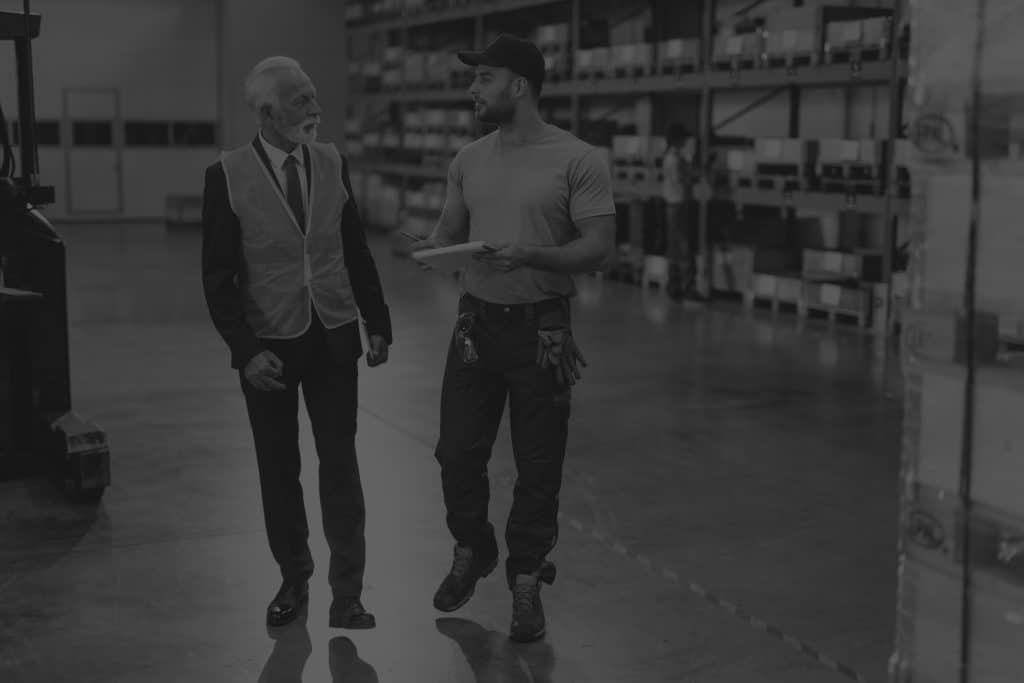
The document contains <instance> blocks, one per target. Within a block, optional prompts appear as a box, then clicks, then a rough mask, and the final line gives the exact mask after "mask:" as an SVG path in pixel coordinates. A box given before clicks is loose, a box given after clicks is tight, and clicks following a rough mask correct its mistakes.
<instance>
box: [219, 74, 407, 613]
mask: <svg viewBox="0 0 1024 683" xmlns="http://www.w3.org/2000/svg"><path fill="white" fill-rule="evenodd" d="M245 92H246V99H247V102H248V105H249V107H250V108H251V109H252V111H253V112H254V113H255V114H256V116H257V117H258V119H259V124H260V131H259V134H258V135H256V136H255V137H254V138H253V140H252V141H251V142H249V143H248V144H246V145H243V146H242V147H239V148H237V149H234V150H231V151H229V152H225V153H224V154H223V155H222V157H221V160H220V161H219V162H218V163H216V164H214V165H212V166H210V167H209V168H208V169H207V170H206V187H205V190H204V197H203V253H202V269H203V286H204V290H205V293H206V299H207V303H208V305H209V310H210V315H211V317H212V318H213V323H214V325H215V326H216V328H217V331H218V332H219V333H220V335H221V336H222V337H223V338H224V341H225V342H226V343H227V345H228V347H229V349H230V351H231V365H232V367H233V368H234V369H236V370H238V371H239V378H240V381H241V385H242V392H243V395H244V396H245V401H246V406H247V408H248V413H249V420H250V423H251V426H252V431H253V437H254V441H255V446H256V460H257V463H258V466H259V476H260V488H261V492H262V499H263V512H264V520H265V523H266V529H267V535H268V537H269V540H270V550H271V553H272V554H273V557H274V559H275V560H276V561H277V564H278V565H279V567H280V570H281V575H282V577H283V583H282V585H281V588H280V590H279V591H278V592H277V595H276V596H275V597H274V599H273V600H272V601H271V603H270V605H269V607H268V609H267V624H268V625H270V626H282V625H284V624H287V623H288V622H290V621H292V620H293V619H294V618H295V617H296V616H297V614H298V612H299V610H300V609H301V608H302V607H303V605H305V603H306V602H307V601H308V595H309V588H308V581H309V578H310V577H311V576H312V574H313V559H312V556H311V554H310V550H309V545H308V537H309V528H308V524H307V520H306V510H305V506H304V503H303V496H302V487H301V485H300V483H299V470H300V457H299V446H298V441H299V426H298V388H299V385H300V384H301V385H302V394H303V399H304V401H305V404H306V410H307V412H308V414H309V418H310V422H311V423H312V426H313V436H314V439H315V442H316V450H317V456H318V458H319V461H320V472H319V474H320V504H321V510H322V514H323V525H324V532H325V534H326V536H327V543H328V546H329V547H330V551H331V560H330V569H329V572H328V581H329V583H330V586H331V591H332V593H333V602H332V603H331V608H330V625H331V627H335V628H372V627H373V626H375V620H374V617H373V615H372V614H370V613H368V612H367V611H366V610H365V609H364V607H363V605H362V602H361V594H362V588H363V570H364V566H365V538H364V526H365V508H364V503H363V491H362V484H361V481H360V477H359V468H358V463H357V460H356V450H355V433H356V398H357V360H358V359H359V358H360V357H361V356H362V354H363V348H362V343H361V339H360V332H359V319H360V313H361V314H362V317H363V318H364V319H365V323H366V329H367V335H368V338H369V342H370V349H369V353H368V357H367V361H368V364H369V365H370V366H371V367H373V366H375V365H380V364H381V363H384V362H386V360H387V355H388V346H389V345H390V344H391V341H392V339H391V320H390V313H389V311H388V307H387V305H386V304H385V301H384V295H383V290H382V288H381V283H380V278H379V276H378V273H377V267H376V264H375V263H374V260H373V257H372V255H371V253H370V251H369V249H368V248H367V244H366V237H365V235H364V233H363V227H362V225H361V223H360V219H359V210H358V209H357V208H356V204H355V201H354V198H353V196H352V195H353V192H352V186H351V183H350V181H349V174H348V164H347V162H346V160H345V158H344V157H342V156H341V155H340V153H339V152H338V150H337V149H336V148H335V147H334V146H333V145H331V144H324V143H317V142H316V141H315V140H316V134H317V129H318V125H319V121H320V111H321V110H320V105H319V104H318V103H317V93H316V89H315V88H314V86H313V83H312V81H310V79H309V77H308V76H307V75H306V74H305V73H304V72H303V71H302V68H301V66H300V65H299V64H298V62H296V61H295V60H292V59H289V58H286V57H271V58H269V59H266V60H264V61H262V62H260V63H259V64H257V65H256V66H255V67H254V68H253V70H252V71H251V72H250V74H249V76H248V78H247V79H246V82H245Z"/></svg>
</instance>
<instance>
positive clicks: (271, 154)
mask: <svg viewBox="0 0 1024 683" xmlns="http://www.w3.org/2000/svg"><path fill="white" fill-rule="evenodd" d="M260 142H262V143H263V149H265V150H266V152H267V158H269V159H270V165H271V166H272V167H273V169H274V173H275V174H276V175H277V181H278V182H279V183H281V192H283V193H284V195H285V199H287V198H288V176H287V175H286V174H285V170H284V162H285V161H287V160H288V157H295V161H296V162H297V163H296V170H298V172H299V187H301V188H302V209H303V211H304V212H305V214H306V215H307V216H308V215H309V188H308V187H306V164H305V155H303V153H302V145H298V146H297V147H296V148H295V149H293V150H292V151H291V153H288V152H285V151H284V150H283V149H279V148H277V147H274V146H273V145H272V144H270V143H269V142H267V139H266V138H265V137H263V131H260Z"/></svg>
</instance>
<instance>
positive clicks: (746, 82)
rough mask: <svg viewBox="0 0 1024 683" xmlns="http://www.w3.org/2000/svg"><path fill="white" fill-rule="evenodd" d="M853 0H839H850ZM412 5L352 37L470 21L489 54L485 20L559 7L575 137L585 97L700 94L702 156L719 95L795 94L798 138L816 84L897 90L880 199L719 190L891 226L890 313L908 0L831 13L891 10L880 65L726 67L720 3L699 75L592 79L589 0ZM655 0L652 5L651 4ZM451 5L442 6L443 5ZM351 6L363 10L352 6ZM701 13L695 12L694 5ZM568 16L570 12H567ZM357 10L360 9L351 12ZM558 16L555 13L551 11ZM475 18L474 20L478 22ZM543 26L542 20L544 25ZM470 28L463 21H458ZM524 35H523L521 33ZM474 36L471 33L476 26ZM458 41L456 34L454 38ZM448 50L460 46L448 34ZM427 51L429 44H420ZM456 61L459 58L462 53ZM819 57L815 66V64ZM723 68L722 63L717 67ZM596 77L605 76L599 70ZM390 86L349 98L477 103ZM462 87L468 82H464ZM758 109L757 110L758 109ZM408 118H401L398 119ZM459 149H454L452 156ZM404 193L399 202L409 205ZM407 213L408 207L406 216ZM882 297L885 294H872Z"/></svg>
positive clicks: (408, 168) (648, 190)
mask: <svg viewBox="0 0 1024 683" xmlns="http://www.w3.org/2000/svg"><path fill="white" fill-rule="evenodd" d="M842 2H845V0H836V3H837V4H838V3H842ZM406 3H407V4H409V5H416V6H417V7H416V8H413V7H408V8H407V9H406V10H405V11H404V13H403V12H398V11H396V10H397V8H398V7H400V6H401V4H402V3H401V2H400V1H399V0H391V2H383V3H382V2H380V0H377V2H376V3H374V4H377V5H379V6H389V7H390V8H391V10H392V16H390V17H384V18H376V19H374V18H370V19H366V18H365V17H364V18H363V19H361V20H359V21H353V22H350V24H349V31H350V35H351V36H352V37H353V38H355V37H357V36H358V37H359V39H361V40H369V41H381V40H383V42H384V43H386V44H390V45H392V46H397V47H402V48H405V47H409V46H410V45H411V42H410V41H411V38H410V36H411V34H412V31H414V30H419V31H424V30H427V29H429V28H432V27H441V26H442V25H455V24H453V22H465V28H466V29H468V28H469V27H470V25H471V26H472V31H471V34H472V41H471V43H470V42H469V41H466V44H465V45H461V46H460V48H459V49H462V48H474V49H481V48H482V47H483V46H484V44H485V41H484V37H485V21H487V20H488V18H492V17H495V16H499V15H501V16H504V15H506V14H507V13H512V12H516V11H520V10H523V9H532V8H537V9H538V11H539V10H541V9H542V8H544V9H548V10H550V9H551V8H560V9H559V11H560V12H561V14H560V15H559V16H562V21H564V23H566V24H568V35H567V36H566V38H567V43H568V46H567V48H566V55H565V56H566V58H567V60H568V65H567V66H566V68H565V69H563V70H562V72H561V73H558V74H557V76H558V77H557V78H552V79H550V80H549V82H548V83H546V84H545V88H544V101H545V103H557V104H560V105H562V106H565V105H568V109H569V111H571V116H570V120H569V121H568V126H567V127H569V128H570V129H571V130H573V132H575V133H576V134H580V126H581V121H580V119H581V117H580V109H581V100H584V99H585V98H608V97H628V96H630V95H634V96H637V97H638V98H639V97H649V96H658V95H665V96H670V95H673V94H677V93H680V94H690V95H692V96H694V97H695V98H699V109H700V114H699V119H698V121H699V125H698V126H696V132H697V136H698V140H699V141H700V142H699V148H700V149H701V150H702V154H705V155H706V154H707V153H708V152H709V151H710V144H709V142H710V141H711V140H712V139H713V138H714V131H715V125H716V124H715V122H714V121H712V101H713V98H714V96H715V95H716V94H718V93H723V92H728V91H738V90H751V91H754V90H771V89H774V90H776V91H777V93H784V92H788V95H789V101H790V126H789V127H790V130H789V136H790V137H792V138H797V137H799V132H800V131H799V129H800V123H799V120H800V114H799V109H800V106H801V102H800V100H801V93H802V91H803V90H804V89H808V88H835V87H840V88H842V87H850V88H854V87H860V86H888V90H889V93H890V102H891V104H890V116H889V130H888V132H887V133H888V134H887V135H885V136H884V137H881V138H879V139H881V140H885V141H886V142H888V143H890V144H889V146H888V147H887V148H886V151H885V152H884V153H883V159H882V161H881V164H880V165H881V166H882V168H883V169H884V170H883V171H882V172H883V173H884V177H885V178H886V179H887V180H886V183H887V185H886V187H885V188H884V192H882V193H881V194H850V195H848V194H845V193H825V192H820V191H810V190H808V189H801V190H799V191H793V192H783V191H781V190H772V189H755V188H750V187H733V188H731V189H730V191H729V193H728V195H727V196H726V197H723V196H722V195H721V193H720V192H715V193H711V195H712V196H713V197H714V200H717V201H723V200H725V201H727V202H732V203H733V204H735V206H736V207H737V208H738V209H739V210H740V211H743V209H744V208H745V207H754V206H757V207H773V208H777V209H781V210H783V211H785V212H787V215H789V216H790V217H791V218H792V217H795V213H794V211H795V210H796V209H804V210H812V211H821V212H857V213H860V214H865V215H869V216H874V217H876V218H879V219H881V221H882V224H883V227H884V229H883V232H884V234H883V237H882V240H883V246H882V248H880V249H877V250H875V251H876V252H878V253H881V260H882V267H881V271H882V272H881V282H882V283H883V284H884V285H886V288H885V290H886V291H885V295H884V296H885V299H886V300H885V301H884V302H883V307H882V310H885V311H889V310H890V305H889V298H890V297H891V283H892V271H893V251H894V247H895V234H896V229H895V222H896V220H897V219H898V218H899V217H900V216H902V215H904V214H905V213H906V210H907V200H905V199H903V198H901V197H900V196H899V193H898V192H897V185H896V180H895V179H896V168H895V161H894V156H895V154H894V152H893V147H892V144H891V143H892V141H894V140H895V139H897V138H898V137H899V133H900V126H901V117H902V99H903V97H902V87H903V84H904V83H905V80H906V75H907V62H906V60H905V58H904V57H903V56H902V52H901V50H900V40H899V37H900V36H899V30H900V19H901V17H900V2H899V1H898V0H897V1H896V2H894V3H893V5H892V6H891V7H887V8H884V9H881V10H880V9H879V8H859V7H845V6H842V7H830V8H828V9H827V10H824V11H827V12H832V13H833V16H832V19H833V20H843V19H856V18H858V17H874V16H878V15H879V14H881V13H888V15H889V17H890V18H889V22H890V23H889V25H888V29H887V31H888V35H887V40H886V42H887V44H888V46H889V53H888V54H879V55H877V59H873V60H868V59H866V60H864V61H861V60H859V59H858V58H857V56H856V54H849V55H840V57H849V61H842V60H836V62H838V63H836V62H833V63H823V62H828V61H830V60H827V59H824V58H822V59H820V60H818V63H808V64H799V65H797V66H789V67H782V66H779V65H777V64H776V65H773V66H771V67H769V66H762V65H761V64H758V63H757V62H758V60H756V59H755V60H754V62H755V64H754V66H753V68H742V69H736V68H722V67H721V63H722V55H721V54H716V47H717V48H718V49H721V46H720V45H718V46H716V41H715V39H714V38H713V33H714V30H715V29H714V19H715V12H716V7H715V6H716V2H715V0H704V1H703V2H702V3H697V4H698V5H700V9H699V12H693V15H694V16H696V15H698V14H699V16H700V17H701V18H702V19H701V22H700V31H699V33H700V35H699V36H693V37H692V40H699V46H700V47H699V52H700V54H699V63H698V64H696V68H694V69H679V70H678V72H676V73H668V74H664V73H661V74H659V73H652V72H653V71H655V69H654V68H653V67H652V68H648V69H646V70H645V73H643V74H640V73H636V72H634V70H632V69H631V70H630V74H629V75H628V76H625V75H624V74H620V75H616V74H615V72H614V71H612V70H610V69H609V70H606V72H605V73H603V74H602V73H598V74H595V73H593V71H594V70H593V69H592V68H590V69H588V71H589V72H590V73H587V74H586V76H587V77H585V78H581V77H580V76H581V75H582V74H580V73H579V68H578V67H577V66H576V65H575V64H574V63H573V58H574V55H575V54H576V49H577V46H579V45H581V44H583V43H581V42H580V39H581V31H582V28H581V17H582V7H583V4H582V2H581V0H487V1H477V2H473V1H472V0H461V1H460V0H449V2H447V3H445V2H444V0H433V2H430V1H429V0H425V1H420V2H415V1H413V2H410V1H409V0H406ZM648 3H650V4H651V6H652V7H653V4H654V3H652V2H651V0H647V2H645V3H643V4H644V5H645V6H646V5H647V4H648ZM445 4H446V5H448V6H447V7H440V6H439V5H445ZM349 5H350V7H353V6H356V7H358V5H357V4H354V3H351V2H350V3H349ZM690 9H691V10H692V8H690ZM562 10H564V12H562ZM350 11H354V10H350ZM685 11H689V10H685ZM548 16H550V14H549V15H548ZM470 22H471V23H470ZM540 23H543V22H542V21H541V22H540ZM458 25H459V26H462V24H458ZM513 32H515V31H513ZM818 32H819V34H820V35H818V36H817V41H818V44H817V45H816V46H815V49H816V50H817V51H818V53H819V54H821V53H822V52H823V49H822V43H823V41H824V32H823V30H822V29H821V27H819V28H818ZM465 33H466V34H467V35H468V34H469V33H470V32H469V31H468V30H467V31H465ZM447 35H449V36H451V35H452V33H451V31H450V30H449V33H448V34H447ZM448 43H449V44H447V45H445V48H446V49H448V51H449V52H454V51H455V49H451V44H450V43H451V39H450V37H449V39H448ZM421 49H422V48H421ZM453 59H454V57H453ZM813 61H814V60H812V62H813ZM716 63H717V64H716ZM597 71H601V70H600V69H597ZM389 85H390V87H389V88H387V89H386V90H383V91H379V92H373V91H368V90H363V91H360V92H350V95H349V96H350V100H352V101H353V102H356V103H358V104H359V105H360V106H367V107H369V108H370V109H371V110H377V111H385V110H388V111H390V112H391V116H392V118H394V117H395V114H394V112H395V111H396V109H397V111H398V112H401V111H403V110H404V108H405V107H408V106H409V105H416V106H424V107H431V106H433V107H443V106H445V105H448V106H450V105H451V104H452V103H456V102H458V103H466V104H468V101H469V97H468V94H467V92H466V88H465V87H450V86H440V87H439V86H438V83H437V82H436V79H435V82H433V83H430V82H428V79H422V82H417V83H416V85H415V86H413V87H407V86H406V87H403V86H404V84H402V85H398V86H397V87H396V85H395V84H394V83H393V82H392V83H390V84H389ZM459 85H462V84H461V83H460V84H459ZM751 108H753V107H751ZM398 118H400V113H399V114H398ZM446 151H448V152H449V153H453V151H451V150H446ZM354 156H356V157H357V158H356V159H355V161H356V162H357V170H358V171H360V172H363V173H379V174H382V175H385V176H390V177H393V178H398V179H399V180H400V182H401V184H402V186H403V187H406V188H407V187H409V186H413V187H415V186H417V184H418V183H422V182H443V181H444V179H445V176H446V166H442V165H433V164H415V163H408V162H407V160H404V159H403V160H399V159H396V158H395V155H394V154H389V153H388V152H387V151H386V150H385V153H384V154H375V155H365V154H360V155H354ZM656 175H657V171H656V169H650V177H641V178H640V179H637V180H628V179H617V180H616V181H615V187H614V189H615V193H616V196H617V198H618V199H619V200H620V201H622V202H637V201H644V200H647V199H651V198H656V197H659V196H660V188H659V185H658V182H657V181H656V179H655V178H656ZM401 196H402V195H399V197H400V201H401ZM711 201H712V199H711V198H710V197H709V198H705V199H701V200H699V207H700V212H699V215H700V224H701V230H700V233H701V252H702V256H703V258H702V265H703V272H702V275H701V280H702V284H703V285H704V288H705V291H708V290H709V289H710V285H711V280H712V277H711V272H710V270H711V267H712V264H711V258H712V250H711V249H709V248H708V232H709V221H710V218H709V215H710V202H711ZM402 208H404V207H400V208H399V212H401V210H402ZM873 296H875V297H877V294H875V295H873ZM879 327H880V328H882V329H883V330H885V331H888V330H889V324H888V321H886V324H883V325H881V326H879Z"/></svg>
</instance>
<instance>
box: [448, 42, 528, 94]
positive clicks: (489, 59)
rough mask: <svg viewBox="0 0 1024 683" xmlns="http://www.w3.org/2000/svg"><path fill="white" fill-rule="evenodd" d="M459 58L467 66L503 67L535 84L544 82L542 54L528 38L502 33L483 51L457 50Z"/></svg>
mask: <svg viewBox="0 0 1024 683" xmlns="http://www.w3.org/2000/svg"><path fill="white" fill-rule="evenodd" d="M458 55H459V60H460V61H461V62H462V63H463V64H468V65H469V66H496V67H503V68H505V69H508V70H509V71H512V72H514V73H517V74H519V75H520V76H523V77H524V78H526V79H527V80H529V81H533V82H534V83H536V84H537V85H540V84H541V83H543V82H544V75H545V73H546V72H547V67H546V66H545V64H544V55H542V54H541V53H540V50H539V49H537V46H536V45H534V44H533V43H531V42H530V41H528V40H523V39H522V38H516V37H515V36H510V35H508V34H507V33H503V34H501V35H500V36H498V37H497V38H496V39H495V40H494V42H492V43H491V44H490V45H488V46H487V47H486V48H484V50H483V52H459V53H458Z"/></svg>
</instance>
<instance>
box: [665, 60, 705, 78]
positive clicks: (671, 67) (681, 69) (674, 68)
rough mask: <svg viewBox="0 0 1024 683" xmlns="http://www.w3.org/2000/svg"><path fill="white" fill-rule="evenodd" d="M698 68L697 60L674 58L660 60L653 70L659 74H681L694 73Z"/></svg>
mask: <svg viewBox="0 0 1024 683" xmlns="http://www.w3.org/2000/svg"><path fill="white" fill-rule="evenodd" d="M699 70H700V63H699V62H698V61H679V60H674V61H671V62H662V63H660V64H658V65H657V66H655V67H654V72H655V73H656V74H658V75H660V76H682V75H683V74H692V73H696V72H697V71H699Z"/></svg>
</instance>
